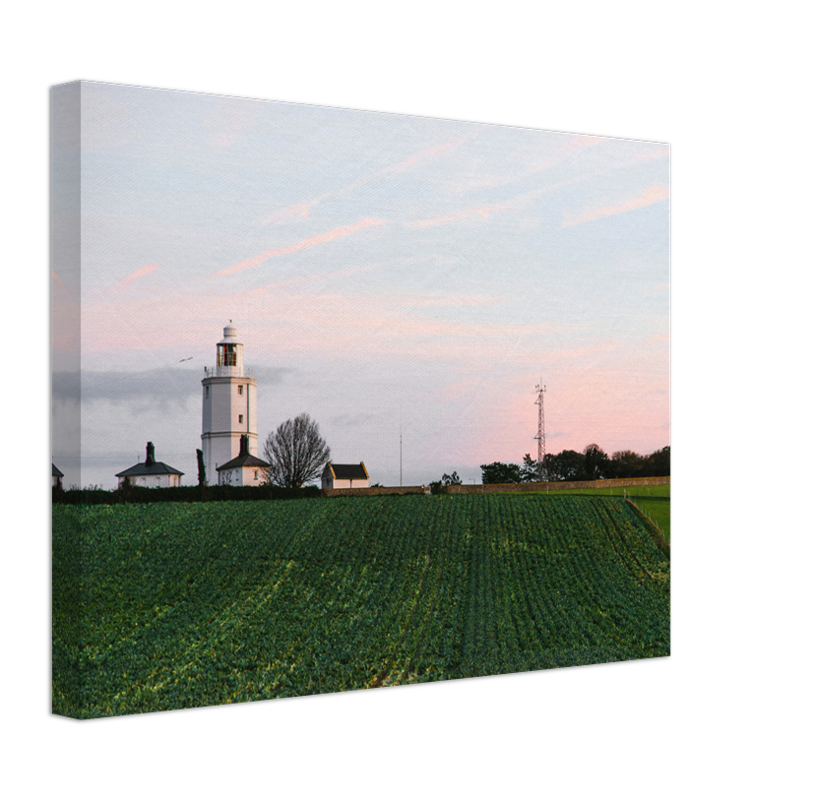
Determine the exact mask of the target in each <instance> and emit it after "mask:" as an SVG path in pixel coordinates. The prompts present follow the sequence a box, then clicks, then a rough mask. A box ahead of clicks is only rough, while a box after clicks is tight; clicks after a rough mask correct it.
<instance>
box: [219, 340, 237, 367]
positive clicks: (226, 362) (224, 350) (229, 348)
mask: <svg viewBox="0 0 815 800" xmlns="http://www.w3.org/2000/svg"><path fill="white" fill-rule="evenodd" d="M237 365H238V355H237V351H236V350H235V345H234V344H219V345H218V366H219V367H236V366H237Z"/></svg>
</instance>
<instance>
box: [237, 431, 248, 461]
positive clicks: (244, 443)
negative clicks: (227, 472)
mask: <svg viewBox="0 0 815 800" xmlns="http://www.w3.org/2000/svg"><path fill="white" fill-rule="evenodd" d="M238 455H239V456H248V455H249V437H248V436H247V435H246V434H245V433H242V434H241V451H240V453H238Z"/></svg>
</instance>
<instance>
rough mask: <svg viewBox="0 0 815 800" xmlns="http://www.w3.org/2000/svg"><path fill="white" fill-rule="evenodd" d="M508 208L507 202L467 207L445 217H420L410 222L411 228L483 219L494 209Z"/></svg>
mask: <svg viewBox="0 0 815 800" xmlns="http://www.w3.org/2000/svg"><path fill="white" fill-rule="evenodd" d="M504 208H507V204H506V203H501V204H499V205H492V206H479V207H478V208H466V209H464V210H463V211H457V212H456V213H455V214H447V215H446V216H443V217H433V218H431V219H419V220H415V221H414V222H408V223H407V224H408V227H410V228H431V227H434V226H435V225H447V224H449V223H451V222H461V221H462V220H465V219H472V218H473V217H480V218H481V219H488V218H489V216H490V214H492V213H493V212H494V211H500V210H502V209H504Z"/></svg>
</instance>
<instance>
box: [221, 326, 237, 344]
mask: <svg viewBox="0 0 815 800" xmlns="http://www.w3.org/2000/svg"><path fill="white" fill-rule="evenodd" d="M218 344H238V329H237V328H236V327H235V326H234V325H227V326H226V327H225V328H224V338H223V339H221V341H220V342H218Z"/></svg>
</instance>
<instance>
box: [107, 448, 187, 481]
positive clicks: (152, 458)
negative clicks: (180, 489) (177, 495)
mask: <svg viewBox="0 0 815 800" xmlns="http://www.w3.org/2000/svg"><path fill="white" fill-rule="evenodd" d="M183 474H184V473H183V472H179V471H178V470H177V469H174V468H173V467H170V466H168V465H167V464H165V463H164V462H163V461H156V450H155V447H153V443H152V442H148V443H147V457H146V458H145V460H144V463H143V464H142V463H138V464H135V465H134V466H132V467H130V469H126V470H125V471H124V472H117V473H116V477H117V478H118V479H119V488H120V489H121V488H122V485H123V484H124V482H125V478H128V479H129V480H130V483H131V484H132V485H133V486H146V487H149V488H150V489H159V488H162V489H166V488H168V487H170V486H180V485H181V476H182V475H183Z"/></svg>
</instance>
